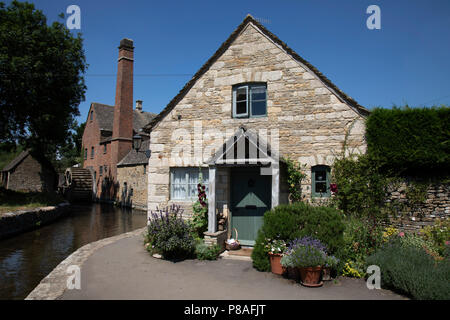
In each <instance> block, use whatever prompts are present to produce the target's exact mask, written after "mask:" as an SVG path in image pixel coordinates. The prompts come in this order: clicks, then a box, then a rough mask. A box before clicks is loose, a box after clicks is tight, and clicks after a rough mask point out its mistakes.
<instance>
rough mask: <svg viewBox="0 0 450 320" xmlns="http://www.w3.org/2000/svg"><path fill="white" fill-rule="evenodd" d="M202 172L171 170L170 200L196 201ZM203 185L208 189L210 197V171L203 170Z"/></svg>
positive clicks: (195, 170) (188, 169)
mask: <svg viewBox="0 0 450 320" xmlns="http://www.w3.org/2000/svg"><path fill="white" fill-rule="evenodd" d="M199 174H200V171H199V169H198V168H194V167H189V168H170V199H171V200H194V201H195V200H196V199H197V195H198V191H197V185H198V182H199ZM201 175H202V184H203V185H204V186H205V187H206V188H205V190H206V196H207V197H208V185H209V179H208V177H209V171H208V169H207V168H202V170H201Z"/></svg>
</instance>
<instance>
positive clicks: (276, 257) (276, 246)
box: [266, 239, 286, 275]
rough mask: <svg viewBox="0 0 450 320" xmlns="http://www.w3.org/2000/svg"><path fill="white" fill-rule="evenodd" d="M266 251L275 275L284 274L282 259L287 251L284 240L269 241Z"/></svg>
mask: <svg viewBox="0 0 450 320" xmlns="http://www.w3.org/2000/svg"><path fill="white" fill-rule="evenodd" d="M266 250H267V252H268V254H269V259H270V268H271V270H272V273H274V274H280V275H281V274H283V267H282V265H281V258H282V256H283V253H284V252H285V251H286V242H284V240H277V239H275V240H270V239H267V244H266Z"/></svg>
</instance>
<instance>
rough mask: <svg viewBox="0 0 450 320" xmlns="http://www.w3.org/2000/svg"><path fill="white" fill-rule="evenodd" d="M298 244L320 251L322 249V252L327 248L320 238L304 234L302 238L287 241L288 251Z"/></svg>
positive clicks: (298, 245)
mask: <svg viewBox="0 0 450 320" xmlns="http://www.w3.org/2000/svg"><path fill="white" fill-rule="evenodd" d="M300 246H305V247H313V248H316V249H318V250H320V251H323V252H324V253H327V252H328V248H327V246H326V245H324V244H323V243H322V242H320V240H318V239H315V238H313V237H310V236H306V237H303V238H297V239H294V240H292V241H291V242H289V244H288V251H293V250H295V249H297V248H298V247H300Z"/></svg>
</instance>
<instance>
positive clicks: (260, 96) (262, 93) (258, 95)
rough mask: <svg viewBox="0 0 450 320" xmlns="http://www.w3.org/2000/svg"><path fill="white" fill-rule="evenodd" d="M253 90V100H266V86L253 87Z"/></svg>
mask: <svg viewBox="0 0 450 320" xmlns="http://www.w3.org/2000/svg"><path fill="white" fill-rule="evenodd" d="M251 91H252V100H266V88H265V87H253V88H252V90H251Z"/></svg>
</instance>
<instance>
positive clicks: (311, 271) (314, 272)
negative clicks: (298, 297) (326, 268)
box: [299, 266, 323, 287]
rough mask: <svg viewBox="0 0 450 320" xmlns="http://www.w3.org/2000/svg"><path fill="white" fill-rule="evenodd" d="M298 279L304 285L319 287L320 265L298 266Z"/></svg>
mask: <svg viewBox="0 0 450 320" xmlns="http://www.w3.org/2000/svg"><path fill="white" fill-rule="evenodd" d="M299 269H300V270H299V271H300V279H301V283H302V285H304V286H305V287H321V286H322V285H323V281H320V276H321V274H322V266H317V267H306V268H299Z"/></svg>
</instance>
